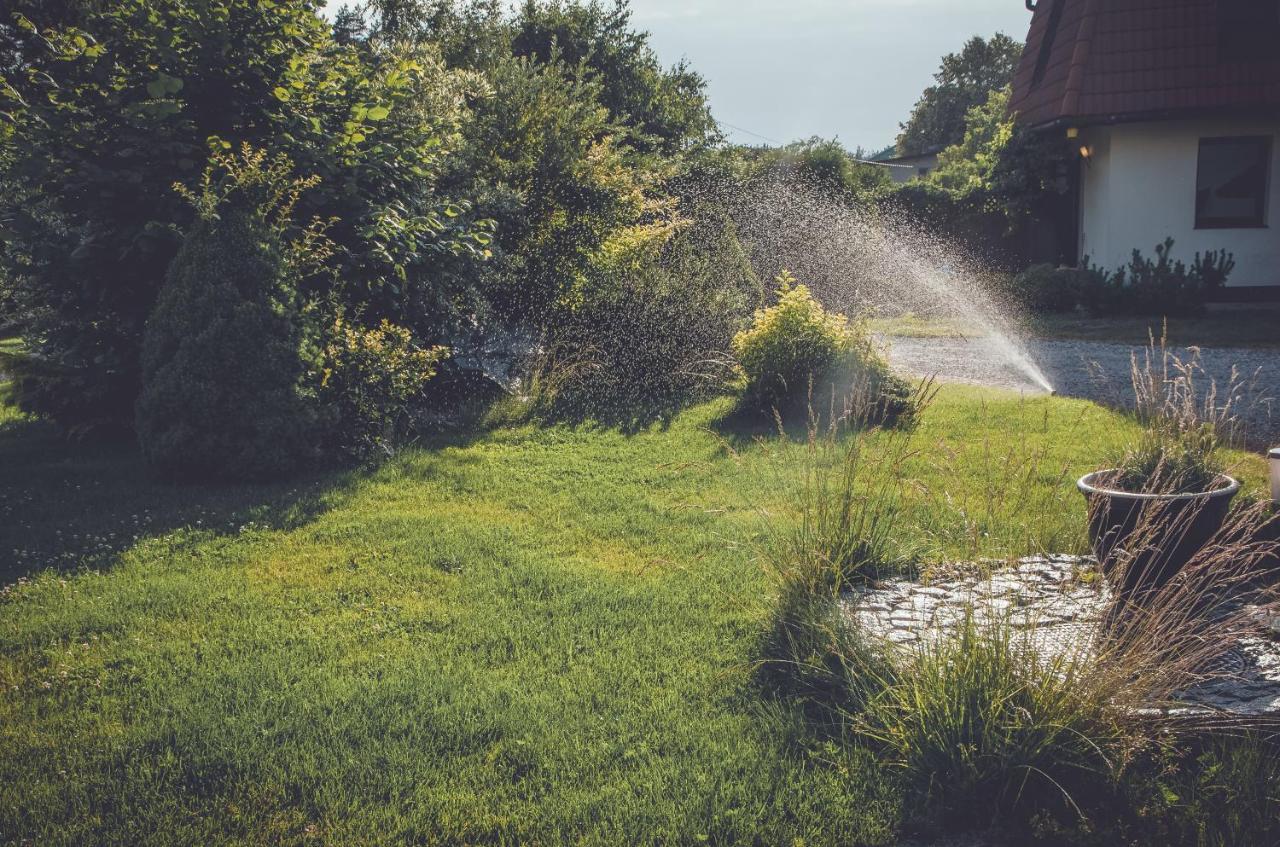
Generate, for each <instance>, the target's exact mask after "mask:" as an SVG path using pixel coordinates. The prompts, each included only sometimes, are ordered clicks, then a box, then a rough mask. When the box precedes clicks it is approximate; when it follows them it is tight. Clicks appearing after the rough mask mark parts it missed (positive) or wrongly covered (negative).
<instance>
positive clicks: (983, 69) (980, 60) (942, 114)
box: [897, 32, 1022, 155]
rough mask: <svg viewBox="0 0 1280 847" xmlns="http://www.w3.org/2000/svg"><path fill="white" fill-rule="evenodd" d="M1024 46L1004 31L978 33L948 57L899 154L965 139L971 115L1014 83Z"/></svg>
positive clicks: (921, 101) (922, 101)
mask: <svg viewBox="0 0 1280 847" xmlns="http://www.w3.org/2000/svg"><path fill="white" fill-rule="evenodd" d="M1021 55H1022V45H1021V44H1020V43H1018V42H1017V41H1014V40H1013V39H1012V38H1009V37H1008V36H1007V35H1004V34H1003V33H999V32H998V33H996V34H995V35H993V36H992V37H991V38H990V39H984V38H982V37H980V36H974V37H973V38H971V39H969V40H968V41H967V42H965V45H964V47H963V48H962V49H961V50H960V52H959V53H949V54H947V55H946V56H943V57H942V65H941V67H940V68H939V69H938V72H937V73H936V74H934V76H933V78H934V82H935V84H934V85H931V86H929V87H928V88H926V89H925V90H924V93H923V94H921V95H920V99H919V100H918V101H916V104H915V106H914V107H913V108H912V110H911V117H910V118H908V119H907V122H906V123H904V124H902V126H901V129H902V132H901V133H900V134H899V135H898V142H897V150H898V154H899V155H912V154H920V153H925V152H929V151H932V150H939V149H942V148H944V147H950V146H951V145H953V144H958V143H960V142H961V141H963V139H964V135H965V117H966V114H967V113H968V112H969V110H970V109H972V108H973V107H974V106H977V105H979V104H981V103H983V102H985V101H987V99H988V95H989V94H990V92H992V91H996V90H999V89H1001V88H1004V87H1005V86H1007V85H1009V84H1010V83H1012V82H1013V74H1014V71H1015V70H1017V66H1018V60H1019V58H1020V57H1021Z"/></svg>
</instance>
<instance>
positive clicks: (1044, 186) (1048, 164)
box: [929, 86, 1066, 223]
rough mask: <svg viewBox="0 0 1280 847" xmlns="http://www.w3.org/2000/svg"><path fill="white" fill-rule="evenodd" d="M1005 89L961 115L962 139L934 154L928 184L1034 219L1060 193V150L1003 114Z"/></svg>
mask: <svg viewBox="0 0 1280 847" xmlns="http://www.w3.org/2000/svg"><path fill="white" fill-rule="evenodd" d="M1010 96H1011V91H1010V87H1009V86H1005V87H1004V88H1001V89H998V90H996V91H992V92H991V93H990V96H989V97H988V98H987V101H986V102H985V103H982V104H979V105H977V106H974V107H973V108H971V109H970V110H969V112H968V114H967V115H966V120H965V126H966V128H965V134H964V139H963V140H962V141H961V142H960V143H959V144H953V145H952V146H950V147H948V148H946V149H945V150H943V151H942V152H941V153H939V154H938V167H937V168H935V169H934V170H933V172H932V173H931V174H930V175H929V179H930V180H931V181H932V182H934V183H936V184H937V185H939V186H941V187H943V188H945V189H947V190H948V191H950V192H952V193H953V194H956V195H959V196H967V195H974V194H983V195H985V196H986V198H988V199H989V201H993V205H996V206H998V207H999V208H1000V209H1001V211H1002V212H1003V214H1004V215H1005V216H1006V217H1007V218H1008V219H1010V221H1011V223H1012V221H1013V219H1015V218H1018V217H1020V216H1027V215H1033V214H1035V213H1036V212H1037V211H1038V210H1039V209H1041V208H1042V207H1043V204H1044V202H1045V200H1046V199H1047V198H1049V197H1051V196H1053V195H1058V194H1061V193H1062V191H1063V186H1062V185H1061V184H1060V180H1059V176H1060V174H1061V172H1062V168H1063V165H1064V157H1065V153H1066V151H1065V148H1064V147H1063V145H1062V143H1061V141H1060V140H1058V138H1057V137H1056V136H1054V135H1052V134H1045V133H1034V132H1029V131H1027V130H1026V129H1024V128H1023V127H1021V126H1019V125H1018V123H1017V122H1016V121H1015V120H1014V115H1013V113H1012V112H1010V111H1009V98H1010Z"/></svg>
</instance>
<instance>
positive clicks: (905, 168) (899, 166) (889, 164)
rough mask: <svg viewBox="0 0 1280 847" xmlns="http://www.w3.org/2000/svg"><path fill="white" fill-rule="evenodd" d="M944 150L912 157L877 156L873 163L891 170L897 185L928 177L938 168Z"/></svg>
mask: <svg viewBox="0 0 1280 847" xmlns="http://www.w3.org/2000/svg"><path fill="white" fill-rule="evenodd" d="M941 152H942V148H941V147H938V148H934V149H931V150H927V151H925V152H923V153H918V154H916V155H912V156H893V155H889V156H876V157H875V158H873V159H872V161H873V162H874V163H875V164H877V165H884V166H885V167H886V168H888V169H889V177H890V178H891V179H892V180H893V181H894V182H897V183H902V182H906V181H907V180H910V179H917V178H920V177H925V176H928V175H929V174H930V173H932V172H933V169H934V168H936V167H938V154H939V153H941Z"/></svg>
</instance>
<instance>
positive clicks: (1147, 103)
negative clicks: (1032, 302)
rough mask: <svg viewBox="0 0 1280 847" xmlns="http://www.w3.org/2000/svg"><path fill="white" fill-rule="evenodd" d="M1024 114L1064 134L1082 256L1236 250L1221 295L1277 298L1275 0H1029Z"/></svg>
mask: <svg viewBox="0 0 1280 847" xmlns="http://www.w3.org/2000/svg"><path fill="white" fill-rule="evenodd" d="M1026 3H1027V6H1028V8H1032V9H1033V14H1032V18H1031V26H1030V31H1029V32H1028V35H1027V45H1026V49H1025V50H1024V52H1023V55H1022V60H1021V63H1020V65H1019V67H1018V71H1017V74H1016V76H1015V79H1014V86H1013V97H1012V101H1011V108H1012V109H1013V111H1014V112H1015V113H1016V120H1017V121H1018V122H1020V123H1021V124H1023V125H1024V126H1027V127H1029V128H1032V129H1035V130H1037V131H1042V132H1053V133H1062V136H1063V137H1064V138H1066V139H1068V140H1069V143H1070V148H1071V150H1072V155H1073V159H1074V160H1075V161H1074V163H1073V166H1072V172H1073V173H1072V181H1073V189H1074V192H1075V194H1076V220H1075V221H1074V222H1073V226H1074V229H1075V232H1074V233H1072V236H1073V238H1074V241H1075V243H1076V244H1077V257H1085V256H1087V257H1089V259H1090V260H1091V261H1092V262H1094V263H1096V264H1099V265H1102V266H1104V267H1116V266H1119V265H1121V264H1124V263H1126V262H1127V261H1128V259H1129V256H1130V254H1131V253H1132V251H1133V249H1134V248H1139V249H1141V250H1142V251H1143V252H1144V253H1145V254H1147V255H1150V254H1151V253H1152V252H1153V248H1154V246H1155V245H1156V244H1157V243H1159V242H1161V241H1163V240H1164V239H1165V238H1166V237H1169V236H1172V237H1173V238H1174V240H1175V242H1176V245H1175V247H1174V254H1175V256H1176V257H1177V258H1182V259H1185V260H1187V261H1190V260H1191V259H1192V258H1193V257H1194V255H1195V253H1196V252H1197V251H1199V252H1204V251H1208V250H1224V249H1225V250H1228V251H1230V252H1231V253H1232V254H1233V256H1234V258H1235V263H1236V266H1235V270H1234V271H1233V272H1232V274H1231V277H1230V278H1229V279H1228V282H1227V285H1228V289H1227V291H1225V292H1224V295H1223V296H1224V299H1231V300H1254V299H1280V217H1278V216H1280V0H1039V2H1035V0H1026Z"/></svg>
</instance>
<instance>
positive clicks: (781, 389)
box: [733, 271, 910, 417]
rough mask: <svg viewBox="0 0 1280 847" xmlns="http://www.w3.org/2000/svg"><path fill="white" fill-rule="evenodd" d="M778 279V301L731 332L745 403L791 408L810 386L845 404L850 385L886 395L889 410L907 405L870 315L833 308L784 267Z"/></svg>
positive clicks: (806, 396)
mask: <svg viewBox="0 0 1280 847" xmlns="http://www.w3.org/2000/svg"><path fill="white" fill-rule="evenodd" d="M777 286H778V287H777V291H776V296H777V303H776V304H775V305H772V306H769V307H767V308H764V309H760V310H757V311H756V314H755V320H754V322H753V324H752V326H751V327H749V328H748V329H745V330H743V331H741V332H739V333H738V334H737V335H735V336H734V338H733V352H734V355H736V356H737V358H738V362H739V364H740V365H741V367H742V370H743V371H744V372H745V373H746V377H747V387H746V391H745V394H744V397H743V399H744V402H745V403H746V404H747V406H749V407H751V408H754V409H756V410H760V411H768V410H771V409H776V410H779V411H783V410H786V411H790V410H792V409H793V408H794V407H795V406H796V404H797V403H800V404H803V403H804V402H806V401H807V399H809V398H810V394H811V392H812V395H813V396H816V397H817V398H818V399H819V401H820V402H821V401H823V400H825V398H826V396H827V395H828V394H831V395H833V397H832V400H833V402H835V403H837V404H844V403H847V402H848V401H849V399H850V392H852V393H853V394H856V395H862V394H864V393H865V394H867V395H868V396H870V397H873V398H877V399H882V400H884V402H885V406H884V408H883V409H882V410H881V411H882V415H884V416H889V417H892V416H894V415H896V414H897V413H899V412H903V411H906V409H907V404H906V401H907V399H908V398H907V396H906V395H909V394H910V391H909V389H906V390H903V389H904V387H903V386H902V385H901V383H900V382H899V381H898V380H897V379H896V378H895V377H893V376H892V375H891V374H890V373H889V368H888V365H887V363H886V362H885V361H884V358H883V357H882V356H881V355H880V353H879V351H878V350H876V348H875V345H874V343H873V342H872V339H871V333H870V331H869V330H868V329H867V326H866V324H865V322H862V321H858V322H854V323H850V321H849V319H848V318H847V317H845V316H844V315H842V314H838V313H831V312H828V311H827V310H826V309H824V308H823V307H822V304H821V303H819V302H818V301H817V300H816V299H814V297H813V295H812V294H810V293H809V289H808V288H807V287H806V286H804V285H802V284H799V283H797V282H796V281H795V278H794V277H792V276H791V275H790V274H789V273H787V272H786V271H783V273H782V275H781V276H779V277H778V279H777Z"/></svg>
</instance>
